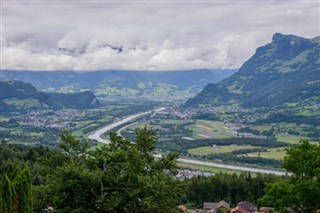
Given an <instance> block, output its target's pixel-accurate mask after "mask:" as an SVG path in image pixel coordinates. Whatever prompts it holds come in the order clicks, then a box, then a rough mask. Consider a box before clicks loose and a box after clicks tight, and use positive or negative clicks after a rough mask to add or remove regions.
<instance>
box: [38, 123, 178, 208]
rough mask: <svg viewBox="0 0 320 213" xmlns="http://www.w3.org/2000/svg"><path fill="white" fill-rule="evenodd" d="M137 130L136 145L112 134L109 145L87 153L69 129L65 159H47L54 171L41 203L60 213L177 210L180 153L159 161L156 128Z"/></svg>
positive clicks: (65, 142)
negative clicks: (177, 175) (176, 176)
mask: <svg viewBox="0 0 320 213" xmlns="http://www.w3.org/2000/svg"><path fill="white" fill-rule="evenodd" d="M136 134H137V136H136V138H137V141H136V143H132V142H130V141H129V140H125V139H123V138H122V137H119V136H117V135H116V134H115V133H111V135H110V138H111V143H110V144H106V145H103V146H101V147H99V148H98V149H97V150H96V151H93V152H88V151H87V149H86V147H84V146H83V145H82V144H81V143H80V141H78V140H77V139H75V138H74V136H72V135H71V134H70V133H64V134H63V135H62V140H61V144H60V147H61V148H63V152H62V155H63V156H65V157H63V158H62V159H63V163H62V164H59V162H56V157H55V155H52V157H53V158H52V159H49V160H48V161H49V162H46V164H47V165H49V166H51V168H50V171H51V172H52V174H51V175H50V178H48V183H47V187H48V188H47V189H48V190H47V191H48V193H47V194H46V196H45V197H44V198H43V199H44V200H45V202H39V203H41V204H43V203H47V204H50V205H52V207H53V208H54V210H55V211H56V212H61V213H64V212H65V213H67V212H68V213H69V212H142V213H143V212H159V213H160V212H161V213H162V212H168V213H169V212H170V213H171V212H175V211H177V209H176V206H177V204H178V199H179V196H178V195H179V193H180V189H181V188H180V185H179V181H178V180H176V179H175V178H174V175H175V174H176V173H177V165H176V159H177V157H178V154H175V153H170V154H167V155H165V156H162V157H161V158H159V159H156V158H155V157H154V151H155V149H156V146H155V143H156V141H157V136H156V132H155V131H154V130H152V129H148V128H147V127H145V128H143V129H142V130H141V131H138V132H137V133H136ZM51 160H53V161H54V163H50V161H51ZM53 165H56V166H53ZM52 166H53V168H52ZM44 207H46V206H43V208H44Z"/></svg>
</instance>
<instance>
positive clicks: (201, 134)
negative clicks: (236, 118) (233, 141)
mask: <svg viewBox="0 0 320 213" xmlns="http://www.w3.org/2000/svg"><path fill="white" fill-rule="evenodd" d="M188 128H189V129H191V130H192V131H193V137H194V138H229V137H231V136H232V135H231V134H230V133H228V127H227V126H226V125H225V124H224V123H222V122H218V121H208V120H197V122H196V124H193V125H190V126H188Z"/></svg>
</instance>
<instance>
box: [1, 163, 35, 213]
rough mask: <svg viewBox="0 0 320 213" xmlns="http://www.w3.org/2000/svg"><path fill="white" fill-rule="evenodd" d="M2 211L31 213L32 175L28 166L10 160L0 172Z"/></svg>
mask: <svg viewBox="0 0 320 213" xmlns="http://www.w3.org/2000/svg"><path fill="white" fill-rule="evenodd" d="M0 212H4V213H5V212H7V213H11V212H15V213H20V212H21V213H31V212H33V211H32V192H31V177H30V171H29V169H28V168H23V169H21V168H19V166H18V165H17V164H14V163H12V162H9V163H8V165H5V167H4V171H1V173H0Z"/></svg>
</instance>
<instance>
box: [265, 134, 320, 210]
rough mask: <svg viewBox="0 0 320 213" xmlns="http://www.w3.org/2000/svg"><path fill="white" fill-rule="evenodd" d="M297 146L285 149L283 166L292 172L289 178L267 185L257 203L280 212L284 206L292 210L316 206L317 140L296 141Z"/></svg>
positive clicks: (319, 179)
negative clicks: (297, 142)
mask: <svg viewBox="0 0 320 213" xmlns="http://www.w3.org/2000/svg"><path fill="white" fill-rule="evenodd" d="M299 143H300V144H299V146H296V147H292V148H289V149H286V157H285V158H284V163H283V168H285V169H286V170H287V171H289V172H292V176H291V177H290V180H289V181H280V182H276V183H273V184H269V185H268V186H267V189H266V194H265V196H263V198H262V199H261V200H260V204H261V205H270V206H274V207H275V208H276V209H277V210H279V211H280V212H285V209H286V208H287V207H290V208H292V209H294V211H295V212H315V210H316V209H320V143H318V144H311V143H310V142H309V141H308V140H300V142H299Z"/></svg>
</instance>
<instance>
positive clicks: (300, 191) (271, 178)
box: [0, 127, 320, 213]
mask: <svg viewBox="0 0 320 213" xmlns="http://www.w3.org/2000/svg"><path fill="white" fill-rule="evenodd" d="M136 134H137V135H136V142H135V143H131V142H130V141H129V140H125V139H123V138H121V137H119V136H117V135H116V134H115V133H111V135H110V136H111V143H110V144H109V145H103V146H100V147H99V148H97V149H92V148H90V147H89V146H88V144H87V143H86V142H82V141H80V140H78V139H76V138H75V137H74V136H73V135H72V134H71V133H68V132H63V133H62V134H61V139H60V145H59V148H57V149H49V148H47V147H43V146H24V145H17V144H7V143H6V142H4V141H3V142H2V144H1V146H0V173H1V176H0V183H1V184H0V211H1V212H8V213H11V212H178V209H177V206H178V205H179V204H185V205H186V206H187V207H188V208H198V207H201V206H202V204H203V202H208V201H210V202H216V201H220V200H226V201H227V202H229V203H230V204H231V205H232V206H233V205H236V204H237V203H238V202H240V201H243V200H246V201H251V202H253V203H255V204H256V205H257V206H273V207H275V208H276V209H277V210H279V211H283V212H284V211H285V208H286V207H290V208H292V209H294V210H295V211H296V212H313V211H314V210H316V209H319V208H320V202H319V201H320V199H319V198H320V169H319V168H320V158H319V156H320V144H311V143H309V141H307V140H302V141H301V142H300V145H299V146H296V147H293V148H290V149H287V151H286V152H287V157H286V158H285V159H284V163H283V168H285V169H286V170H287V171H289V172H291V173H292V175H291V176H283V177H278V176H275V175H262V174H256V175H251V174H249V173H242V174H240V175H237V174H233V175H231V174H222V173H220V174H215V175H214V176H211V177H202V176H198V177H194V178H191V179H185V180H179V179H177V178H175V175H176V174H177V171H178V167H177V161H176V160H177V158H178V154H177V153H169V154H167V155H165V156H163V157H162V158H159V159H156V158H154V157H153V152H154V151H155V149H156V142H157V136H156V132H155V131H154V130H151V129H148V128H147V127H144V128H143V129H141V130H140V131H137V133H136Z"/></svg>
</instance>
